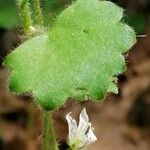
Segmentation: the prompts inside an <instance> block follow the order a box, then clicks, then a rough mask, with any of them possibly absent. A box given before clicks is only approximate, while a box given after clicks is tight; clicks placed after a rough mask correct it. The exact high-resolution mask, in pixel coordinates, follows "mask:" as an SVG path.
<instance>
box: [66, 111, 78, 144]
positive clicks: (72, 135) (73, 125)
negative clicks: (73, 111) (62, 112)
mask: <svg viewBox="0 0 150 150" xmlns="http://www.w3.org/2000/svg"><path fill="white" fill-rule="evenodd" d="M66 120H67V122H68V128H69V135H68V139H69V143H70V144H71V143H72V142H74V141H75V140H76V136H77V134H78V131H77V122H76V121H75V120H74V119H72V117H71V116H70V113H69V114H67V115H66Z"/></svg>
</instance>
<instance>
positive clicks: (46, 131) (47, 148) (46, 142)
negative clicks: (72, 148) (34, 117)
mask: <svg viewBox="0 0 150 150" xmlns="http://www.w3.org/2000/svg"><path fill="white" fill-rule="evenodd" d="M52 114H53V113H52V112H49V111H43V116H42V117H43V118H42V120H43V149H42V150H58V145H57V141H56V134H55V129H54V126H53V119H52Z"/></svg>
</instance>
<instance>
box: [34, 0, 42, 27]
mask: <svg viewBox="0 0 150 150" xmlns="http://www.w3.org/2000/svg"><path fill="white" fill-rule="evenodd" d="M32 1H33V11H34V22H35V24H36V25H43V15H42V10H41V7H40V1H39V0H32Z"/></svg>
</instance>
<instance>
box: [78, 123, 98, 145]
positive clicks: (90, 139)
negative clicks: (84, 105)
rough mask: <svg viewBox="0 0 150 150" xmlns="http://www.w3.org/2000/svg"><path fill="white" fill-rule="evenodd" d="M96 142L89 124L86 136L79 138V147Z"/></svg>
mask: <svg viewBox="0 0 150 150" xmlns="http://www.w3.org/2000/svg"><path fill="white" fill-rule="evenodd" d="M96 140H97V138H96V136H95V134H94V132H93V130H92V127H91V124H90V125H89V128H88V132H87V134H85V135H84V136H83V137H82V138H81V143H80V147H86V146H88V145H90V144H92V143H94V142H95V141H96Z"/></svg>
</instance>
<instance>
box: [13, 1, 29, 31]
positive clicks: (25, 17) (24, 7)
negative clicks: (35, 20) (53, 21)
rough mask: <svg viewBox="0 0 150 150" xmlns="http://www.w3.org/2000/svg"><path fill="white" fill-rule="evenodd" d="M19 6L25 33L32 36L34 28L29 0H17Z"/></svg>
mask: <svg viewBox="0 0 150 150" xmlns="http://www.w3.org/2000/svg"><path fill="white" fill-rule="evenodd" d="M16 4H17V6H18V10H19V14H20V18H21V22H22V27H23V31H24V33H25V34H30V30H31V27H32V19H31V11H30V7H29V5H30V4H29V0H16Z"/></svg>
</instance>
